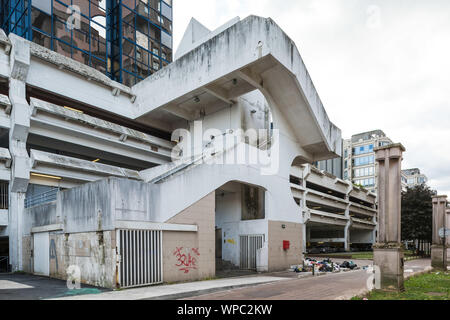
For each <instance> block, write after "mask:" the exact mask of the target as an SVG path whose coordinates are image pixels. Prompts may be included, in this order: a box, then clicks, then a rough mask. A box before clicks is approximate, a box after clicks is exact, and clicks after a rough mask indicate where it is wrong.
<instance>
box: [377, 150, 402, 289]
mask: <svg viewBox="0 0 450 320" xmlns="http://www.w3.org/2000/svg"><path fill="white" fill-rule="evenodd" d="M404 151H405V148H404V147H403V145H401V144H392V145H388V146H384V147H380V148H375V152H376V160H377V163H378V203H379V210H378V211H379V212H378V220H379V221H378V239H377V243H376V245H375V246H374V265H375V266H377V267H378V270H377V271H378V272H380V284H381V288H380V289H383V290H393V291H400V290H404V286H403V281H404V275H403V272H404V256H403V247H402V244H401V162H402V153H403V152H404Z"/></svg>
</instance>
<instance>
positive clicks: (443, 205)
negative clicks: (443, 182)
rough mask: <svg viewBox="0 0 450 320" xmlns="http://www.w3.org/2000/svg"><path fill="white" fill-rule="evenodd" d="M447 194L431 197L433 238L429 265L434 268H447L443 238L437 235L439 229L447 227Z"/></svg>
mask: <svg viewBox="0 0 450 320" xmlns="http://www.w3.org/2000/svg"><path fill="white" fill-rule="evenodd" d="M446 211H447V196H435V197H433V238H432V246H431V266H432V267H433V268H436V269H441V270H447V250H445V249H444V244H445V247H446V243H445V240H444V238H441V237H440V236H439V231H440V230H441V229H448V228H449V227H450V226H448V225H447V221H446V220H447V213H446Z"/></svg>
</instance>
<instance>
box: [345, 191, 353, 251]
mask: <svg viewBox="0 0 450 320" xmlns="http://www.w3.org/2000/svg"><path fill="white" fill-rule="evenodd" d="M346 200H347V201H350V196H349V195H347V196H346ZM345 216H346V217H347V218H348V221H347V224H346V225H345V228H344V239H345V242H344V250H345V251H350V227H351V225H352V218H351V217H350V203H349V204H347V208H346V209H345Z"/></svg>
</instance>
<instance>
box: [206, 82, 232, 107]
mask: <svg viewBox="0 0 450 320" xmlns="http://www.w3.org/2000/svg"><path fill="white" fill-rule="evenodd" d="M204 89H205V90H206V92H208V93H209V94H211V95H213V96H215V97H216V98H218V99H220V100H222V101H223V102H225V103H226V104H229V105H232V104H235V101H233V100H231V99H229V96H230V94H229V93H228V92H227V91H226V90H225V89H223V88H219V87H213V86H206V87H204Z"/></svg>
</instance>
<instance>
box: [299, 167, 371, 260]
mask: <svg viewBox="0 0 450 320" xmlns="http://www.w3.org/2000/svg"><path fill="white" fill-rule="evenodd" d="M291 190H292V194H293V196H294V199H295V200H296V202H297V204H299V206H300V207H301V210H302V213H303V216H304V221H305V225H304V228H305V232H304V243H305V244H306V250H307V251H308V252H312V253H319V252H326V251H348V250H365V249H369V248H371V246H372V244H373V243H374V242H375V236H376V214H377V210H376V195H375V194H373V193H371V192H369V191H367V190H365V189H363V188H359V187H356V186H353V185H352V184H351V183H350V182H348V181H344V180H341V179H339V178H336V177H335V176H333V175H331V174H329V173H327V172H325V171H320V170H318V169H317V168H315V167H314V166H311V165H303V166H294V167H292V171H291Z"/></svg>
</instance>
